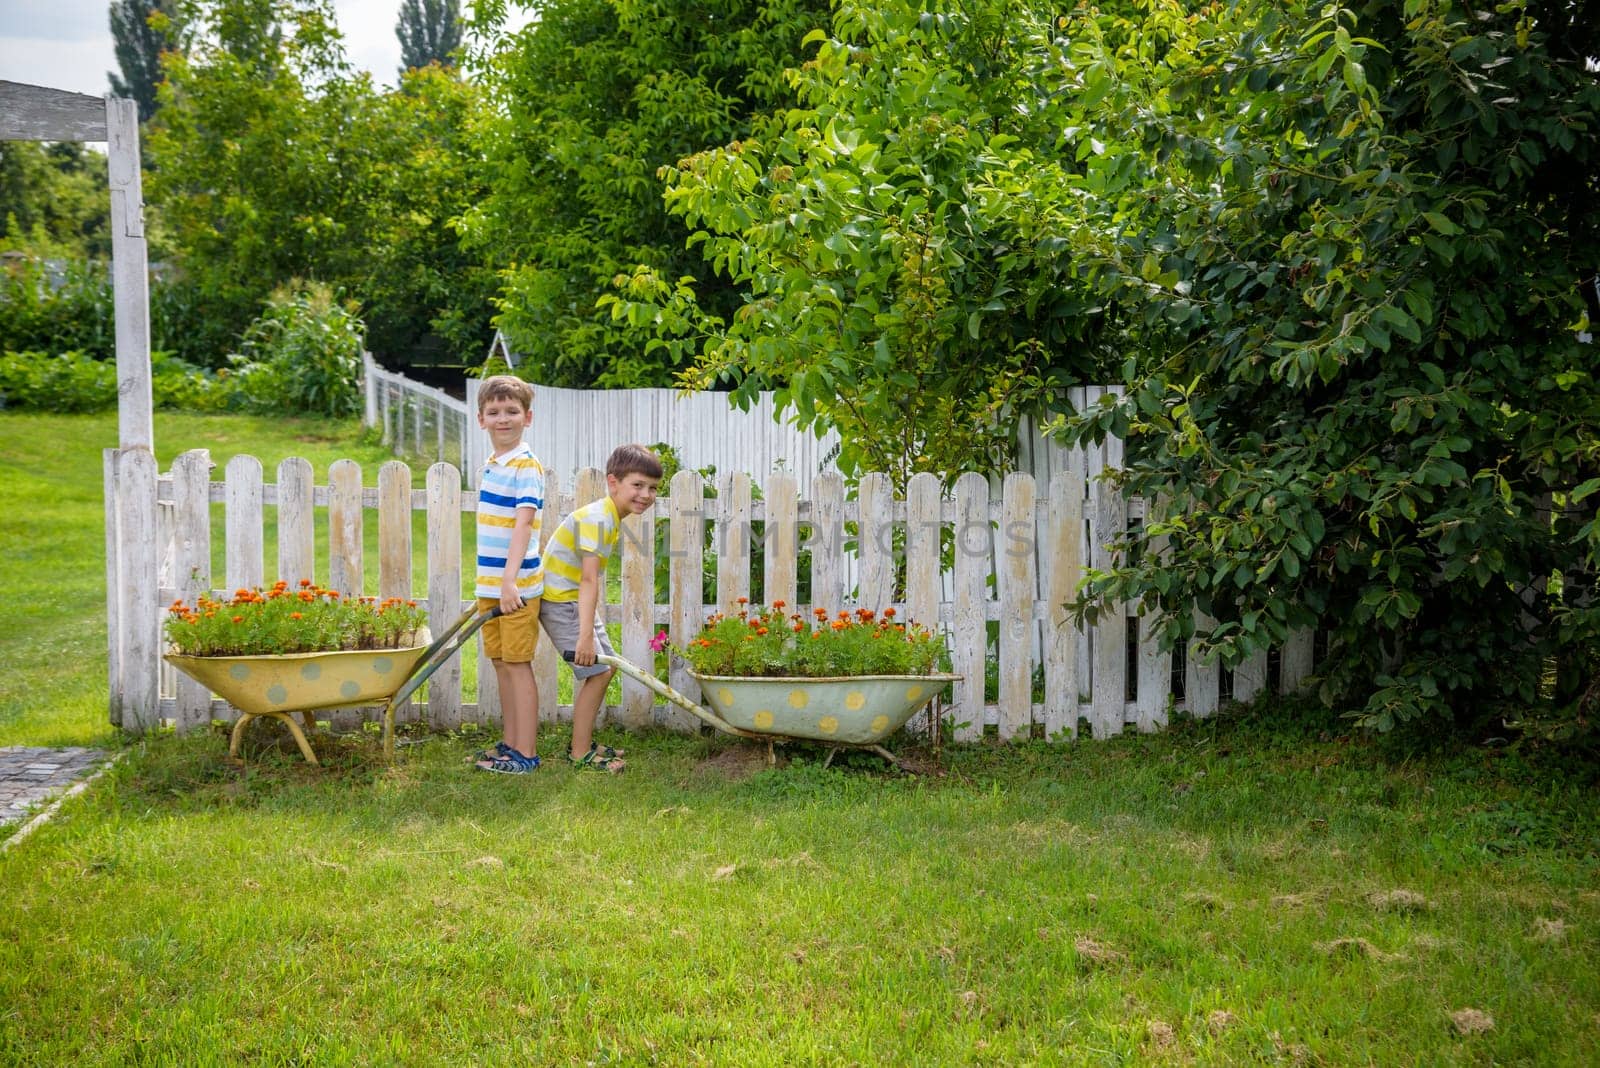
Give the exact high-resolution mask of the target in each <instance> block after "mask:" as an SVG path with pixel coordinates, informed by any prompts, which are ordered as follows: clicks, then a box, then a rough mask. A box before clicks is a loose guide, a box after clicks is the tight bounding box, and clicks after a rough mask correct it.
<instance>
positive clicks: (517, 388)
mask: <svg viewBox="0 0 1600 1068" xmlns="http://www.w3.org/2000/svg"><path fill="white" fill-rule="evenodd" d="M492 400H514V401H517V402H518V403H520V404H521V405H522V410H523V411H525V412H531V411H533V387H532V386H530V385H528V383H526V382H524V381H523V380H522V379H520V378H518V377H517V376H516V375H491V376H489V377H488V378H485V379H484V380H483V383H482V384H481V385H479V386H478V414H479V415H482V414H483V409H484V408H485V407H487V406H488V404H489V402H490V401H492Z"/></svg>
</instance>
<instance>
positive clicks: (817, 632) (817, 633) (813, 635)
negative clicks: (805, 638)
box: [811, 630, 822, 641]
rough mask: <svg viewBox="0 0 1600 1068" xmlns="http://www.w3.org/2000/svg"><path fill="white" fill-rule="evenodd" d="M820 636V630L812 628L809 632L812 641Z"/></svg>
mask: <svg viewBox="0 0 1600 1068" xmlns="http://www.w3.org/2000/svg"><path fill="white" fill-rule="evenodd" d="M820 637H822V632H821V631H820V630H814V631H812V632H811V640H812V641H816V640H817V639H818V638H820Z"/></svg>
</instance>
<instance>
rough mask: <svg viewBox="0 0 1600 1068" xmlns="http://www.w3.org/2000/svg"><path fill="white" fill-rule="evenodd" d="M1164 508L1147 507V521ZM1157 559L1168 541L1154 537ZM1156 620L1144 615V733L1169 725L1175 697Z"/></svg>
mask: <svg viewBox="0 0 1600 1068" xmlns="http://www.w3.org/2000/svg"><path fill="white" fill-rule="evenodd" d="M1159 512H1160V509H1159V508H1156V509H1151V508H1149V507H1148V506H1147V507H1146V511H1145V517H1144V522H1145V523H1146V524H1149V523H1150V522H1151V521H1152V519H1155V518H1158V517H1159ZM1147 551H1149V552H1150V553H1153V554H1154V555H1155V556H1156V557H1157V558H1160V557H1164V556H1165V555H1166V554H1167V539H1166V538H1165V537H1164V536H1163V537H1157V538H1152V539H1151V540H1150V543H1149V547H1148V550H1147ZM1155 625H1156V617H1155V616H1154V615H1147V616H1141V617H1140V619H1139V622H1138V626H1139V659H1138V667H1137V678H1136V680H1135V684H1134V685H1135V688H1136V693H1135V699H1134V700H1135V704H1134V709H1135V712H1134V721H1135V722H1136V723H1137V724H1138V727H1139V729H1140V730H1141V731H1154V730H1159V729H1160V728H1162V727H1165V726H1166V725H1167V703H1168V702H1169V701H1170V700H1171V698H1172V652H1171V650H1163V649H1162V648H1161V643H1160V641H1159V640H1158V639H1157V638H1156V633H1155Z"/></svg>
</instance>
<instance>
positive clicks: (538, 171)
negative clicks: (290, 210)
mask: <svg viewBox="0 0 1600 1068" xmlns="http://www.w3.org/2000/svg"><path fill="white" fill-rule="evenodd" d="M496 7H497V5H480V8H481V10H480V11H479V17H480V18H481V19H491V20H492V18H493V16H494V15H495V14H496V13H497V12H496V10H494V9H495V8H496ZM825 11H826V4H825V2H824V0H765V2H756V0H710V2H705V0H550V2H549V3H545V4H542V5H540V10H539V20H538V21H537V22H536V23H533V24H531V25H529V26H527V27H525V28H524V29H523V30H521V31H520V32H519V33H518V34H517V35H516V36H515V38H513V39H512V40H511V41H510V42H509V43H508V44H506V45H505V46H504V47H503V48H502V49H501V50H500V51H499V52H498V53H496V54H494V55H493V56H490V57H479V60H478V62H479V65H480V67H481V70H482V77H483V80H484V82H485V84H486V87H487V89H488V91H489V92H490V93H491V94H492V96H493V97H494V99H495V100H496V102H497V104H498V105H499V107H500V114H499V115H498V116H497V118H496V120H495V121H493V122H492V123H489V124H488V125H487V127H486V131H485V138H484V153H485V163H484V166H485V168H486V176H487V181H488V185H489V190H490V192H489V195H488V196H487V197H486V198H485V199H484V201H483V202H482V204H480V205H479V206H478V207H477V208H476V209H475V210H474V211H473V212H471V213H470V214H469V216H468V218H467V233H468V235H469V237H470V239H471V241H472V242H473V244H474V246H476V247H477V248H479V249H482V250H483V251H484V253H485V254H486V255H487V256H488V257H489V258H490V259H491V260H492V262H493V263H494V264H495V265H496V266H497V267H498V268H499V269H500V270H501V271H502V274H503V285H504V295H503V297H502V303H501V313H500V316H499V319H498V322H499V324H500V325H501V326H502V327H503V328H504V329H505V330H506V332H507V334H508V335H509V336H510V338H511V339H512V343H513V345H514V347H515V348H516V350H517V351H518V352H520V353H522V354H524V355H525V357H526V358H527V360H528V362H527V364H525V365H524V366H526V367H527V368H528V372H527V373H529V374H530V376H531V377H533V378H535V379H537V380H539V381H542V382H548V383H551V384H557V385H578V386H582V385H591V384H598V385H607V386H639V385H666V384H668V383H669V382H670V380H671V374H672V371H673V369H674V367H675V362H674V360H673V359H672V358H671V354H670V353H669V352H668V351H667V350H665V349H663V348H661V347H659V346H655V345H653V344H652V339H651V337H650V335H649V334H648V333H647V332H644V331H638V330H631V329H627V324H626V323H624V322H621V321H618V320H614V319H613V318H612V316H611V314H610V313H609V312H608V311H607V310H606V309H604V308H600V307H597V302H598V300H599V298H600V297H601V296H603V295H605V294H607V293H610V292H612V291H613V280H614V279H617V278H619V277H621V278H624V279H625V278H627V277H628V276H630V275H631V274H632V273H633V272H634V270H635V268H636V267H639V266H643V267H644V268H645V269H647V270H649V271H652V272H655V273H657V274H659V275H660V276H662V277H664V278H670V279H678V278H680V277H684V276H689V275H695V274H697V273H699V272H701V270H702V266H703V261H702V260H701V258H700V254H699V252H698V251H697V250H690V249H687V248H686V247H685V242H686V240H687V238H688V233H689V231H688V229H687V228H686V227H685V226H684V224H683V223H682V221H680V220H678V219H675V218H673V217H672V216H670V215H669V214H668V213H667V211H666V208H665V207H664V205H663V204H662V200H661V196H662V184H661V179H660V178H658V177H657V171H658V169H659V168H661V167H662V166H666V165H670V164H672V163H674V162H676V161H677V160H679V159H681V158H683V157H685V156H688V155H691V154H693V153H696V152H699V151H701V150H702V149H705V148H708V147H710V146H714V145H721V144H726V143H728V142H729V141H732V140H734V139H736V138H740V137H744V136H747V135H748V133H749V131H750V129H751V128H752V126H753V124H754V123H755V122H756V121H758V119H759V118H760V117H761V116H764V115H768V114H770V113H772V112H773V111H774V110H776V109H779V108H782V107H784V106H786V105H788V104H790V103H792V102H793V96H792V93H791V91H790V89H789V88H788V86H787V84H786V82H785V79H784V70H785V68H787V67H789V66H791V65H793V64H794V63H796V62H797V61H798V58H799V55H800V41H801V38H802V37H804V35H805V34H806V32H807V31H808V30H810V29H812V28H813V27H815V26H816V25H819V24H820V23H821V22H822V21H823V19H824V18H825V17H826V16H825ZM694 287H695V292H696V294H697V295H698V297H699V300H700V301H701V303H702V304H703V305H704V306H705V307H707V308H708V309H711V310H712V311H713V312H714V313H716V314H731V313H732V311H733V309H734V308H735V307H737V306H738V304H739V303H740V301H741V299H742V298H741V294H740V292H739V290H738V288H737V287H736V286H735V285H733V284H732V283H730V282H728V281H727V280H725V279H718V278H709V277H708V278H703V279H700V280H699V281H697V282H696V283H694Z"/></svg>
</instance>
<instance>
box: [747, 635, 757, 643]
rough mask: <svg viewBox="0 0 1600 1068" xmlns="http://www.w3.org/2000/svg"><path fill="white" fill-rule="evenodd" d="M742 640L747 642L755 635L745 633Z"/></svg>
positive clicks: (751, 640) (754, 638)
mask: <svg viewBox="0 0 1600 1068" xmlns="http://www.w3.org/2000/svg"><path fill="white" fill-rule="evenodd" d="M744 640H745V641H747V642H753V641H755V640H756V636H755V635H754V634H746V635H745V636H744Z"/></svg>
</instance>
